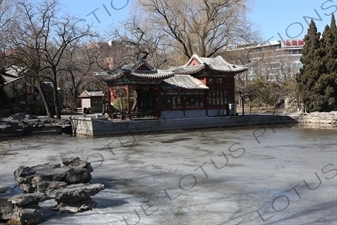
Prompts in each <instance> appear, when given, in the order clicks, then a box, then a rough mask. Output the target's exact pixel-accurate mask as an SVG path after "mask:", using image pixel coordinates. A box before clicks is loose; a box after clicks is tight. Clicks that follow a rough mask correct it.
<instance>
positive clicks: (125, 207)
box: [0, 126, 337, 225]
mask: <svg viewBox="0 0 337 225" xmlns="http://www.w3.org/2000/svg"><path fill="white" fill-rule="evenodd" d="M336 137H337V130H323V129H321V130H320V129H305V128H298V127H292V128H288V127H285V126H279V127H276V126H275V127H269V126H267V127H250V128H240V129H212V130H199V131H190V132H172V133H160V134H148V135H128V136H122V137H104V138H76V137H69V136H62V135H39V136H29V137H23V138H21V139H9V140H4V141H1V142H0V149H1V153H2V154H0V163H1V164H0V180H1V184H0V188H6V187H10V186H11V187H12V188H13V187H15V185H16V182H15V180H14V177H13V171H14V170H15V169H17V167H19V166H21V165H24V166H34V165H37V164H42V163H46V162H50V163H61V159H62V157H64V156H79V157H80V158H81V159H84V160H86V159H87V160H88V161H90V162H92V167H93V168H94V172H92V176H93V180H92V182H95V183H96V182H98V183H103V184H104V185H105V190H102V191H101V192H100V193H98V194H97V195H95V196H94V197H93V200H95V201H96V202H97V206H96V207H95V208H94V209H93V210H92V211H88V212H83V213H77V214H70V213H65V212H51V208H52V207H53V205H54V203H55V202H53V201H50V202H46V203H43V205H42V206H43V207H44V208H45V209H47V213H46V214H45V215H44V216H43V217H42V221H41V224H124V225H127V224H129V225H131V224H132V225H133V224H148V225H150V224H151V225H152V224H167V225H170V224H186V225H188V224H193V225H195V224H197V225H199V224H200V225H204V224H210V225H214V224H219V225H220V224H221V225H222V224H247V225H248V224H249V225H250V224H279V225H283V224H284V225H288V224H337V147H336V140H337V138H336ZM137 222H138V223H137Z"/></svg>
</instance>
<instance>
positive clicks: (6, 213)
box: [0, 157, 104, 224]
mask: <svg viewBox="0 0 337 225" xmlns="http://www.w3.org/2000/svg"><path fill="white" fill-rule="evenodd" d="M92 171H93V169H92V167H91V164H90V163H89V162H86V161H81V160H80V158H78V157H75V158H65V159H63V166H62V167H61V165H60V164H48V163H47V164H43V165H37V166H33V167H25V166H20V167H19V168H18V169H16V170H15V171H14V178H15V180H16V181H18V183H19V187H20V189H21V190H22V191H23V193H19V194H12V193H9V194H8V193H7V194H3V195H0V220H5V221H7V222H8V223H9V224H37V223H38V222H39V221H40V217H41V216H42V215H43V214H44V213H45V210H44V209H43V208H41V207H40V206H39V203H40V202H43V201H46V200H50V199H54V200H55V201H56V202H57V205H56V206H55V207H54V208H53V209H54V210H58V211H70V212H72V213H77V212H82V211H87V210H91V209H92V208H93V207H95V206H96V203H95V202H94V201H92V199H91V198H90V196H93V195H95V194H97V193H98V192H99V191H100V190H103V189H104V185H103V184H99V183H96V184H92V183H90V181H91V172H92Z"/></svg>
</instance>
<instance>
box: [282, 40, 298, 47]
mask: <svg viewBox="0 0 337 225" xmlns="http://www.w3.org/2000/svg"><path fill="white" fill-rule="evenodd" d="M303 45H304V41H303V40H283V41H281V47H282V48H302V47H303Z"/></svg>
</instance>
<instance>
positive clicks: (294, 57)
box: [226, 40, 304, 81]
mask: <svg viewBox="0 0 337 225" xmlns="http://www.w3.org/2000/svg"><path fill="white" fill-rule="evenodd" d="M303 45H304V42H303V40H282V41H280V40H279V41H270V42H268V43H264V44H258V43H256V42H255V43H249V44H243V45H238V46H236V47H234V48H231V49H228V50H227V56H228V57H229V59H228V60H229V61H232V63H233V62H235V63H240V64H243V62H242V61H244V63H246V64H248V66H249V70H248V72H247V76H246V79H252V78H254V77H256V76H262V77H265V78H266V79H267V80H270V81H282V79H284V78H285V77H286V76H292V77H294V76H295V75H296V74H297V73H298V72H299V69H300V68H301V66H302V63H301V62H300V58H301V56H302V48H303ZM226 58H227V57H226Z"/></svg>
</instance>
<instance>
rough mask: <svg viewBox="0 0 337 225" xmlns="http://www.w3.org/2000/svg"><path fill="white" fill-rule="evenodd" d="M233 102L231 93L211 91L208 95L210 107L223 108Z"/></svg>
mask: <svg viewBox="0 0 337 225" xmlns="http://www.w3.org/2000/svg"><path fill="white" fill-rule="evenodd" d="M229 102H231V95H230V91H228V90H211V91H210V92H209V95H208V104H209V105H210V106H223V105H226V104H228V103H229Z"/></svg>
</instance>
